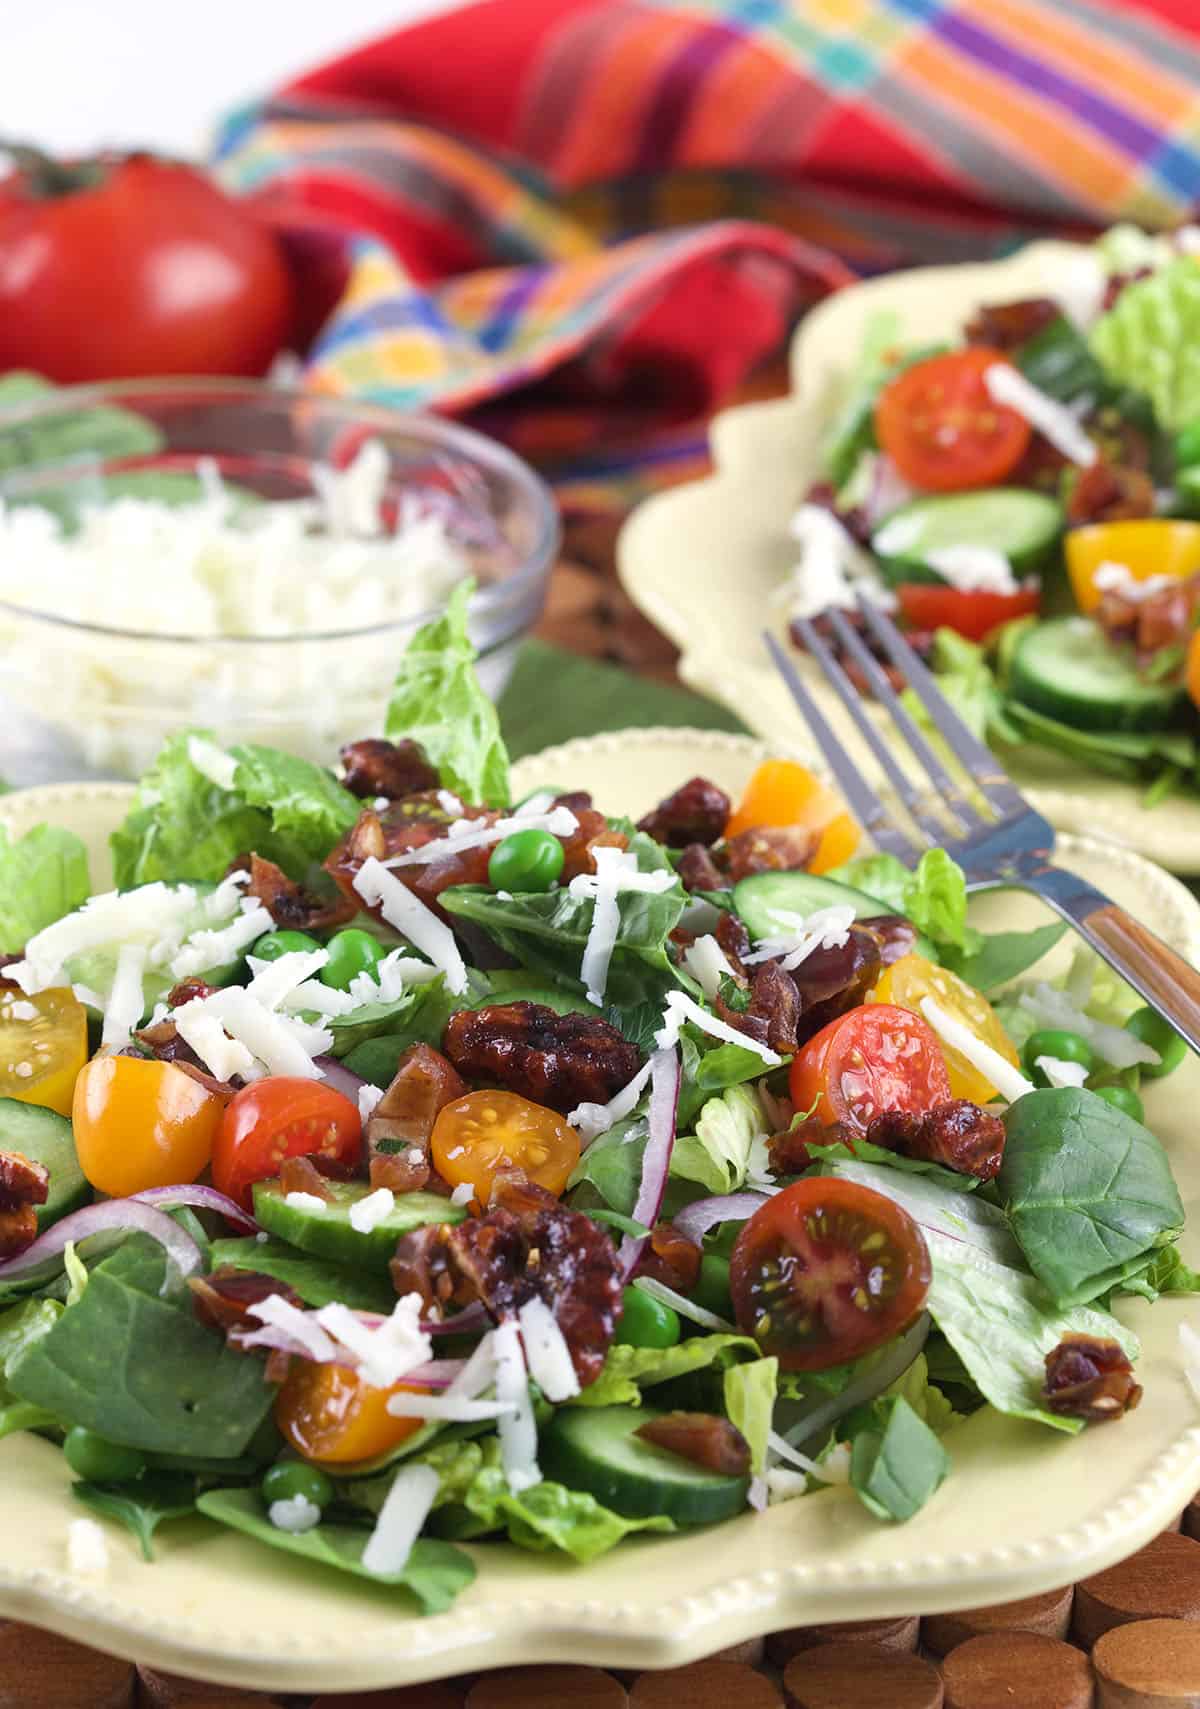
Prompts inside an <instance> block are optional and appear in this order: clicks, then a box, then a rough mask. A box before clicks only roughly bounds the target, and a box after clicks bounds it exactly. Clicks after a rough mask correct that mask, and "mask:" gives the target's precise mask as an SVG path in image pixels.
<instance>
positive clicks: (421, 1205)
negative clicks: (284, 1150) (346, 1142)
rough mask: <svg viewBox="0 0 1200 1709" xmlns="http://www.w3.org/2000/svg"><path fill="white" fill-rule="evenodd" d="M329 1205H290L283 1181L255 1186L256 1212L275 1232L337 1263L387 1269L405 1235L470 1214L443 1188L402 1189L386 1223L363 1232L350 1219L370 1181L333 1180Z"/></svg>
mask: <svg viewBox="0 0 1200 1709" xmlns="http://www.w3.org/2000/svg"><path fill="white" fill-rule="evenodd" d="M326 1187H327V1189H328V1192H329V1195H330V1196H329V1199H328V1202H327V1203H326V1205H325V1208H324V1210H320V1211H317V1210H309V1209H307V1208H306V1207H305V1206H303V1205H296V1204H289V1203H288V1201H287V1198H286V1197H285V1195H284V1191H283V1188H282V1187H281V1186H280V1184H279V1182H278V1181H259V1182H258V1183H257V1184H256V1185H255V1188H254V1214H255V1216H256V1217H257V1218H258V1220H259V1222H260V1223H261V1224H262V1225H263V1227H264V1228H265V1229H266V1230H267V1232H268V1233H269V1234H273V1235H275V1236H276V1237H277V1238H278V1239H280V1240H286V1241H287V1242H288V1244H289V1245H290V1246H298V1247H299V1248H300V1250H301V1251H302V1252H312V1253H314V1254H315V1255H316V1256H317V1257H318V1258H331V1259H333V1261H334V1262H335V1263H337V1264H356V1265H358V1266H359V1267H360V1268H362V1269H364V1270H379V1271H382V1272H383V1273H384V1274H386V1273H387V1267H388V1264H389V1262H390V1260H391V1257H392V1254H393V1253H394V1252H395V1250H396V1242H397V1241H398V1240H399V1239H400V1237H401V1235H404V1234H409V1233H411V1232H412V1230H413V1229H414V1228H421V1227H422V1226H423V1225H424V1224H425V1223H427V1222H461V1221H462V1219H463V1217H464V1216H465V1215H466V1214H467V1213H466V1211H465V1209H464V1208H463V1207H462V1206H461V1205H452V1204H451V1203H450V1201H449V1199H443V1198H441V1197H440V1195H439V1194H437V1193H401V1194H400V1195H399V1196H398V1197H397V1199H396V1203H395V1205H394V1206H393V1208H392V1209H391V1211H390V1212H389V1213H388V1215H387V1216H386V1217H385V1218H384V1219H383V1221H382V1222H381V1223H377V1224H376V1226H375V1227H374V1228H373V1229H372V1230H371V1231H370V1233H369V1234H362V1233H361V1232H360V1231H359V1230H358V1229H357V1228H355V1227H354V1225H353V1223H352V1222H351V1221H350V1212H351V1210H352V1209H353V1207H354V1206H355V1205H357V1204H359V1203H360V1202H361V1201H362V1200H363V1199H365V1198H366V1197H367V1196H368V1195H369V1194H370V1192H371V1190H372V1189H371V1188H370V1187H369V1186H367V1184H366V1183H365V1182H364V1181H328V1182H326Z"/></svg>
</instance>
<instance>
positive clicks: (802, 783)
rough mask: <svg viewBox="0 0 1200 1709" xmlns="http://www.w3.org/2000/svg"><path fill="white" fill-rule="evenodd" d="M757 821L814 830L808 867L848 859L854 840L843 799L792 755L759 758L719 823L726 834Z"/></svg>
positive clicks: (825, 869) (855, 835)
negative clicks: (738, 797)
mask: <svg viewBox="0 0 1200 1709" xmlns="http://www.w3.org/2000/svg"><path fill="white" fill-rule="evenodd" d="M762 825H779V826H786V825H803V826H806V827H807V828H808V829H810V830H814V831H819V832H820V841H819V842H818V844H817V848H816V852H815V853H814V854H813V856H812V858H811V859H810V860H809V863H808V870H809V871H810V872H828V871H829V870H830V869H831V868H832V867H835V866H840V865H841V863H842V861H844V860H849V858H850V856H851V855H852V854H853V853H854V851H855V849H856V848H857V847H858V843H859V834H860V833H859V829H858V826H857V825H856V824H855V822H854V820H853V819H852V818H851V817H850V814H849V813H847V811H846V808H845V804H844V803H843V801H842V799H841V797H840V795H838V794H837V792H836V790H833V789H831V788H830V787H829V785H828V784H827V783H826V782H824V780H823V779H822V778H819V777H817V775H816V774H815V773H814V772H811V771H809V770H808V769H807V767H805V766H802V765H796V764H795V762H794V761H792V760H764V761H763V763H762V764H761V765H760V766H759V767H758V768H757V769H756V770H755V772H754V775H753V776H752V777H751V779H750V782H749V783H748V784H747V785H746V792H745V794H744V795H743V796H742V799H741V800H740V801H739V802H738V804H737V806H736V807H735V808H734V810H733V813H732V814H731V815H730V818H729V822H728V824H727V825H726V826H725V835H726V836H727V837H736V836H737V835H738V834H739V832H741V831H755V830H758V828H759V827H760V826H762Z"/></svg>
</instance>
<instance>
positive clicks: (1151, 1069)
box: [1125, 1005, 1187, 1080]
mask: <svg viewBox="0 0 1200 1709" xmlns="http://www.w3.org/2000/svg"><path fill="white" fill-rule="evenodd" d="M1125 1030H1126V1032H1131V1033H1132V1034H1133V1036H1134V1038H1139V1039H1141V1041H1142V1043H1143V1044H1148V1045H1149V1046H1150V1048H1151V1050H1156V1051H1157V1052H1158V1054H1159V1055H1160V1056H1161V1057H1162V1061H1161V1062H1160V1063H1158V1064H1157V1065H1155V1064H1153V1063H1149V1062H1143V1063H1142V1064H1141V1065H1140V1066H1141V1070H1142V1077H1143V1079H1145V1080H1161V1079H1162V1077H1163V1075H1164V1074H1174V1072H1175V1070H1176V1069H1177V1068H1178V1067H1179V1064H1180V1063H1181V1062H1182V1061H1183V1059H1184V1057H1185V1056H1186V1055H1187V1045H1186V1044H1185V1043H1184V1042H1183V1040H1182V1039H1181V1038H1180V1036H1179V1034H1178V1033H1177V1032H1176V1031H1175V1028H1174V1027H1173V1026H1172V1025H1171V1023H1170V1022H1169V1021H1164V1020H1163V1018H1162V1016H1161V1015H1160V1014H1159V1013H1158V1011H1157V1009H1152V1008H1150V1007H1149V1005H1147V1006H1146V1007H1145V1008H1142V1009H1135V1010H1134V1011H1133V1013H1132V1015H1130V1017H1129V1019H1128V1020H1127V1021H1126V1022H1125Z"/></svg>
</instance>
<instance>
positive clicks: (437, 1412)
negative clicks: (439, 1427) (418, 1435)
mask: <svg viewBox="0 0 1200 1709" xmlns="http://www.w3.org/2000/svg"><path fill="white" fill-rule="evenodd" d="M387 1410H388V1411H389V1412H390V1413H391V1415H392V1417H393V1418H423V1419H427V1420H429V1421H430V1422H431V1423H437V1424H478V1423H481V1422H483V1421H484V1420H488V1421H490V1420H492V1419H497V1418H507V1417H509V1416H510V1415H511V1414H512V1413H513V1412H515V1410H516V1408H515V1407H513V1406H512V1405H511V1404H510V1403H509V1402H507V1401H499V1400H477V1399H470V1398H468V1397H467V1396H466V1395H459V1394H451V1392H450V1391H449V1390H448V1389H447V1391H446V1393H445V1394H421V1393H419V1392H418V1391H417V1390H416V1389H413V1390H411V1391H408V1392H405V1393H401V1394H397V1395H393V1396H392V1398H391V1399H390V1400H389V1401H388V1402H387Z"/></svg>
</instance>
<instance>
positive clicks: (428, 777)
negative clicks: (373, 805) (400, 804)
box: [339, 736, 439, 801]
mask: <svg viewBox="0 0 1200 1709" xmlns="http://www.w3.org/2000/svg"><path fill="white" fill-rule="evenodd" d="M339 757H340V759H341V762H342V770H343V777H342V785H343V787H344V788H346V789H348V790H349V791H350V793H351V795H357V796H359V797H360V798H361V799H362V800H364V801H370V800H375V799H377V798H378V797H379V796H381V795H384V796H386V797H387V798H388V800H389V801H401V800H403V799H404V797H405V796H406V795H417V794H418V793H420V792H421V791H422V790H429V789H436V788H437V786H438V781H439V779H438V774H437V769H436V767H434V766H431V765H430V763H429V761H428V760H427V759H426V757H425V750H424V749H423V748H422V747H421V745H420V743H419V742H412V741H409V740H407V739H405V740H404V741H403V742H385V741H384V740H383V738H382V737H381V736H372V737H369V738H368V739H367V740H366V741H363V742H347V743H346V746H345V747H344V748H343V749H342V750H341V753H340V756H339Z"/></svg>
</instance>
